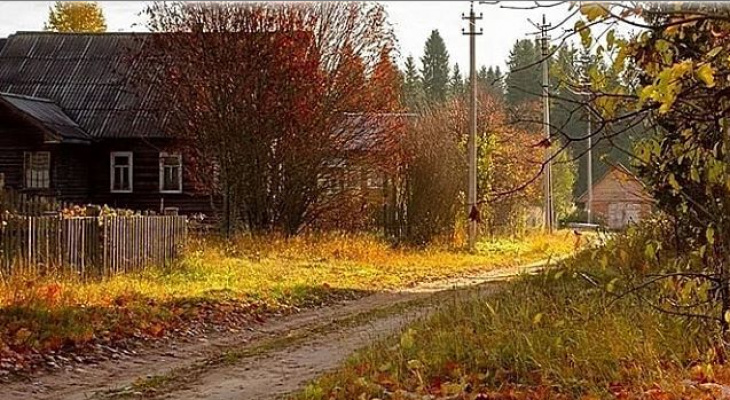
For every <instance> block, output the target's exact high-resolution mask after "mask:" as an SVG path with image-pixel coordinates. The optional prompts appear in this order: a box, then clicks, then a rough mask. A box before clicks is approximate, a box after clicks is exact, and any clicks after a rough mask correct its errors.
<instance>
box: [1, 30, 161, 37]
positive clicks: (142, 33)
mask: <svg viewBox="0 0 730 400" xmlns="http://www.w3.org/2000/svg"><path fill="white" fill-rule="evenodd" d="M152 33H155V32H149V31H126V32H55V31H16V32H15V33H11V34H10V35H8V37H11V36H15V35H49V36H50V35H64V36H125V35H130V36H131V35H149V34H152Z"/></svg>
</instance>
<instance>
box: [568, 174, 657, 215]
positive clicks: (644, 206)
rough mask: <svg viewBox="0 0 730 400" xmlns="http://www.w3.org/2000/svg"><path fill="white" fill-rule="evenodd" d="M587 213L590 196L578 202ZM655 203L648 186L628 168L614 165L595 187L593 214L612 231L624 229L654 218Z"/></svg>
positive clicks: (583, 197)
mask: <svg viewBox="0 0 730 400" xmlns="http://www.w3.org/2000/svg"><path fill="white" fill-rule="evenodd" d="M576 202H577V203H579V204H582V205H583V208H584V209H587V208H588V207H587V205H588V204H587V203H588V192H587V191H586V192H585V193H583V194H582V195H581V196H580V197H578V200H577V201H576ZM653 207H654V199H653V198H652V197H651V195H649V192H648V191H647V190H646V188H645V187H644V184H643V183H642V182H641V181H640V180H639V179H638V178H637V177H636V176H635V175H634V174H633V173H632V172H631V171H630V170H629V169H628V168H626V167H625V166H623V165H621V164H616V165H611V166H610V167H609V168H608V170H607V171H606V173H605V174H604V175H603V176H602V177H601V178H600V179H599V180H597V181H596V182H594V183H593V201H592V202H591V212H592V214H593V216H594V217H595V218H596V219H597V220H600V221H602V222H603V223H604V224H605V225H606V226H607V227H608V228H610V229H623V228H625V227H626V226H627V225H629V224H631V223H632V222H638V221H640V220H641V219H643V218H646V217H647V216H648V215H649V214H651V212H652V209H653Z"/></svg>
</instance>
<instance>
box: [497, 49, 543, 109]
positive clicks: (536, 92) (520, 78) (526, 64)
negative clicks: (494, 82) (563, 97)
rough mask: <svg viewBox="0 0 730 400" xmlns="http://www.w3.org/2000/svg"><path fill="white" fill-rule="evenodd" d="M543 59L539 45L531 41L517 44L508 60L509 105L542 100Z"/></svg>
mask: <svg viewBox="0 0 730 400" xmlns="http://www.w3.org/2000/svg"><path fill="white" fill-rule="evenodd" d="M541 58H542V56H541V55H540V46H539V43H535V42H534V41H532V40H529V39H523V40H518V41H517V42H516V43H515V45H514V47H513V48H512V50H511V51H510V54H509V59H508V60H507V66H508V67H509V72H508V73H507V77H506V79H505V86H506V88H505V90H506V100H507V103H508V104H509V105H511V106H517V105H520V104H522V103H524V102H525V101H533V100H539V99H540V94H541V91H542V83H541V82H542V74H541V65H540V63H539V61H540V59H541Z"/></svg>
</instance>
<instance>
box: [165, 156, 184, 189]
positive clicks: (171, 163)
mask: <svg viewBox="0 0 730 400" xmlns="http://www.w3.org/2000/svg"><path fill="white" fill-rule="evenodd" d="M160 193H182V156H181V155H180V154H178V153H160Z"/></svg>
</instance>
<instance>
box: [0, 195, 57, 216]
mask: <svg viewBox="0 0 730 400" xmlns="http://www.w3.org/2000/svg"><path fill="white" fill-rule="evenodd" d="M70 206H71V203H67V202H62V201H58V200H56V199H55V198H53V197H49V196H38V195H32V194H28V193H22V192H19V191H16V190H13V189H9V188H3V189H0V211H2V212H3V213H10V214H14V215H26V216H41V215H44V214H46V213H52V212H57V211H59V210H62V209H64V208H66V207H70Z"/></svg>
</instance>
